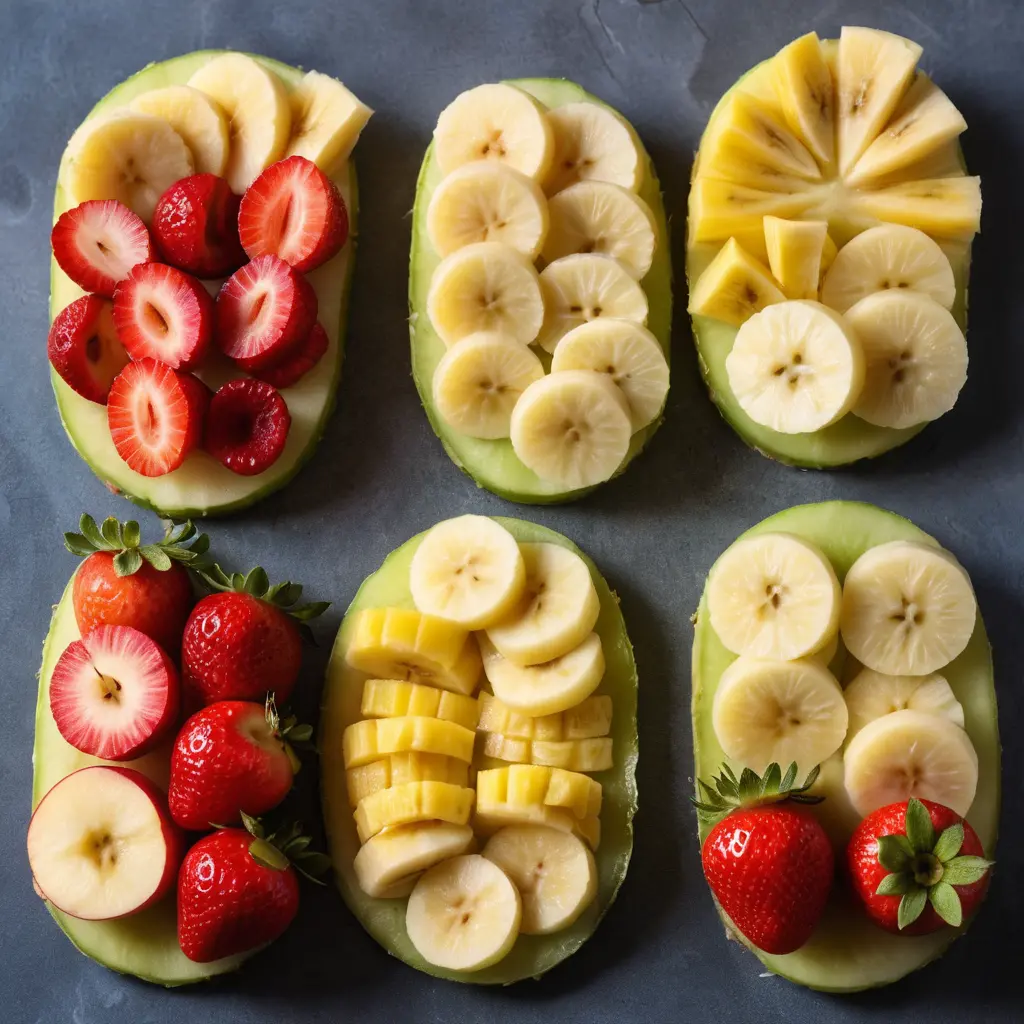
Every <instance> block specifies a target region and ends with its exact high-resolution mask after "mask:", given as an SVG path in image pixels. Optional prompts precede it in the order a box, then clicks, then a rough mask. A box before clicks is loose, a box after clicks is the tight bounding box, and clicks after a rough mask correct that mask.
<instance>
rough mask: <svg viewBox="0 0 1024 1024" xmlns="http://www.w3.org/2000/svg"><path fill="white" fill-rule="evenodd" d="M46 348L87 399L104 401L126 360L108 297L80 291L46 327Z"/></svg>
mask: <svg viewBox="0 0 1024 1024" xmlns="http://www.w3.org/2000/svg"><path fill="white" fill-rule="evenodd" d="M46 352H47V356H48V357H49V359H50V365H51V366H52V367H53V368H54V369H55V370H56V371H57V372H58V373H59V374H60V376H61V379H62V380H63V381H64V383H65V384H67V386H68V387H69V388H73V389H74V390H75V391H77V392H78V394H80V395H81V396H82V397H83V398H88V399H89V401H90V402H96V403H97V404H99V405H106V404H107V395H109V394H110V387H111V385H112V384H113V383H114V378H115V377H117V375H118V374H119V373H120V372H121V371H122V370H123V369H124V368H125V366H126V365H127V364H128V353H127V352H126V351H125V349H124V345H122V344H121V340H120V338H119V337H118V334H117V328H116V326H115V324H114V307H113V303H112V302H111V301H110V299H105V298H103V297H102V296H100V295H83V296H82V297H81V298H80V299H75V301H74V302H72V303H71V304H70V305H68V306H65V307H64V308H63V309H62V310H61V311H60V313H58V314H57V319H56V320H54V321H53V324H52V325H51V327H50V333H49V335H48V337H47V339H46Z"/></svg>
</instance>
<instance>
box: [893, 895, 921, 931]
mask: <svg viewBox="0 0 1024 1024" xmlns="http://www.w3.org/2000/svg"><path fill="white" fill-rule="evenodd" d="M927 905H928V892H927V890H926V889H911V891H910V892H908V893H906V894H905V895H904V897H903V899H901V900H900V909H899V912H898V913H897V915H896V923H897V924H898V925H899V928H900V931H903V929H904V928H906V927H907V926H908V925H911V924H913V923H914V922H915V921H916V920H917V919H918V918H919V917H920V916H921V914H922V913H923V912H924V908H925V907H926V906H927Z"/></svg>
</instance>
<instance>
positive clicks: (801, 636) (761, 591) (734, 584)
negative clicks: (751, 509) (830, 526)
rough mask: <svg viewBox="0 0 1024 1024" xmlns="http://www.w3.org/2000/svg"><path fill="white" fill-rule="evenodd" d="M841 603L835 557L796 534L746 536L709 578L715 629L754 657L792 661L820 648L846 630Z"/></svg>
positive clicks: (720, 636) (741, 651) (738, 649)
mask: <svg viewBox="0 0 1024 1024" xmlns="http://www.w3.org/2000/svg"><path fill="white" fill-rule="evenodd" d="M840 603H841V592H840V589H839V580H838V579H837V578H836V573H835V570H834V569H833V568H832V563H831V562H829V560H828V558H827V557H826V556H825V554H824V553H823V552H822V551H821V549H820V548H818V547H817V546H816V545H814V544H812V543H810V541H806V540H804V539H803V538H801V537H795V536H793V535H792V534H789V533H761V534H757V535H755V536H753V537H743V538H741V539H740V540H738V541H736V543H735V544H733V545H732V546H731V547H729V548H727V549H726V551H725V552H724V553H723V554H722V556H721V557H720V558H719V559H718V561H717V562H715V564H714V566H713V567H712V569H711V573H710V574H709V577H708V611H709V612H710V615H711V627H712V629H714V631H715V633H716V634H717V636H718V639H719V640H721V641H722V643H723V644H724V645H725V646H726V647H727V648H728V649H729V650H730V651H732V652H733V654H744V655H746V656H747V657H750V658H771V659H775V660H778V661H792V660H794V659H796V658H802V657H804V656H805V655H808V654H813V653H814V652H816V651H819V650H821V649H822V648H823V647H824V646H825V645H826V644H827V643H828V642H829V641H830V640H831V639H833V638H834V637H835V636H836V633H837V630H838V629H839V608H840Z"/></svg>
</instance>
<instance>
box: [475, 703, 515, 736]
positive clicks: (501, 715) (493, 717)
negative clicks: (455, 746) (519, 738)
mask: <svg viewBox="0 0 1024 1024" xmlns="http://www.w3.org/2000/svg"><path fill="white" fill-rule="evenodd" d="M477 699H478V700H479V702H480V717H479V719H478V720H477V725H476V727H477V729H479V730H480V732H500V733H502V734H505V726H506V724H507V723H508V708H506V707H505V705H504V704H502V703H501V701H500V700H498V698H497V697H495V696H493V695H492V694H490V693H481V694H480V696H479V697H478V698H477Z"/></svg>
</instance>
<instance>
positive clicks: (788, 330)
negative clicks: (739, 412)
mask: <svg viewBox="0 0 1024 1024" xmlns="http://www.w3.org/2000/svg"><path fill="white" fill-rule="evenodd" d="M725 369H726V372H727V373H728V375H729V386H730V387H731V388H732V392H733V394H734V395H735V396H736V400H737V401H738V402H739V404H740V407H741V408H742V409H743V411H744V412H745V413H746V414H747V415H748V416H749V417H750V418H751V419H752V420H753V421H754V422H755V423H760V424H761V425H762V426H765V427H771V428H772V429H773V430H778V431H779V432H780V433H783V434H806V433H811V432H813V431H815V430H820V429H821V428H822V427H827V426H828V425H829V424H830V423H835V422H836V420H839V419H842V417H843V416H845V415H846V414H847V413H848V412H849V411H850V410H851V409H852V408H853V406H854V404H855V403H856V401H857V399H858V398H859V397H860V392H861V388H862V387H863V385H864V353H863V351H862V349H861V345H860V342H859V341H858V340H857V337H856V336H855V335H854V333H853V332H852V331H851V330H850V329H849V328H848V327H847V325H846V324H845V322H844V321H843V319H842V318H841V317H840V316H839V315H838V314H837V313H834V312H833V311H832V310H830V309H827V308H826V307H825V306H823V305H821V304H820V303H818V302H808V301H800V302H796V301H788V302H780V303H778V304H777V305H772V306H767V307H766V308H765V309H763V310H761V312H760V313H756V314H755V315H754V316H752V317H751V318H750V319H749V320H748V321H747V322H746V323H744V324H743V325H742V326H741V327H740V329H739V331H738V332H737V333H736V340H735V341H734V342H733V346H732V350H731V351H730V352H729V355H728V356H726V359H725Z"/></svg>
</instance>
